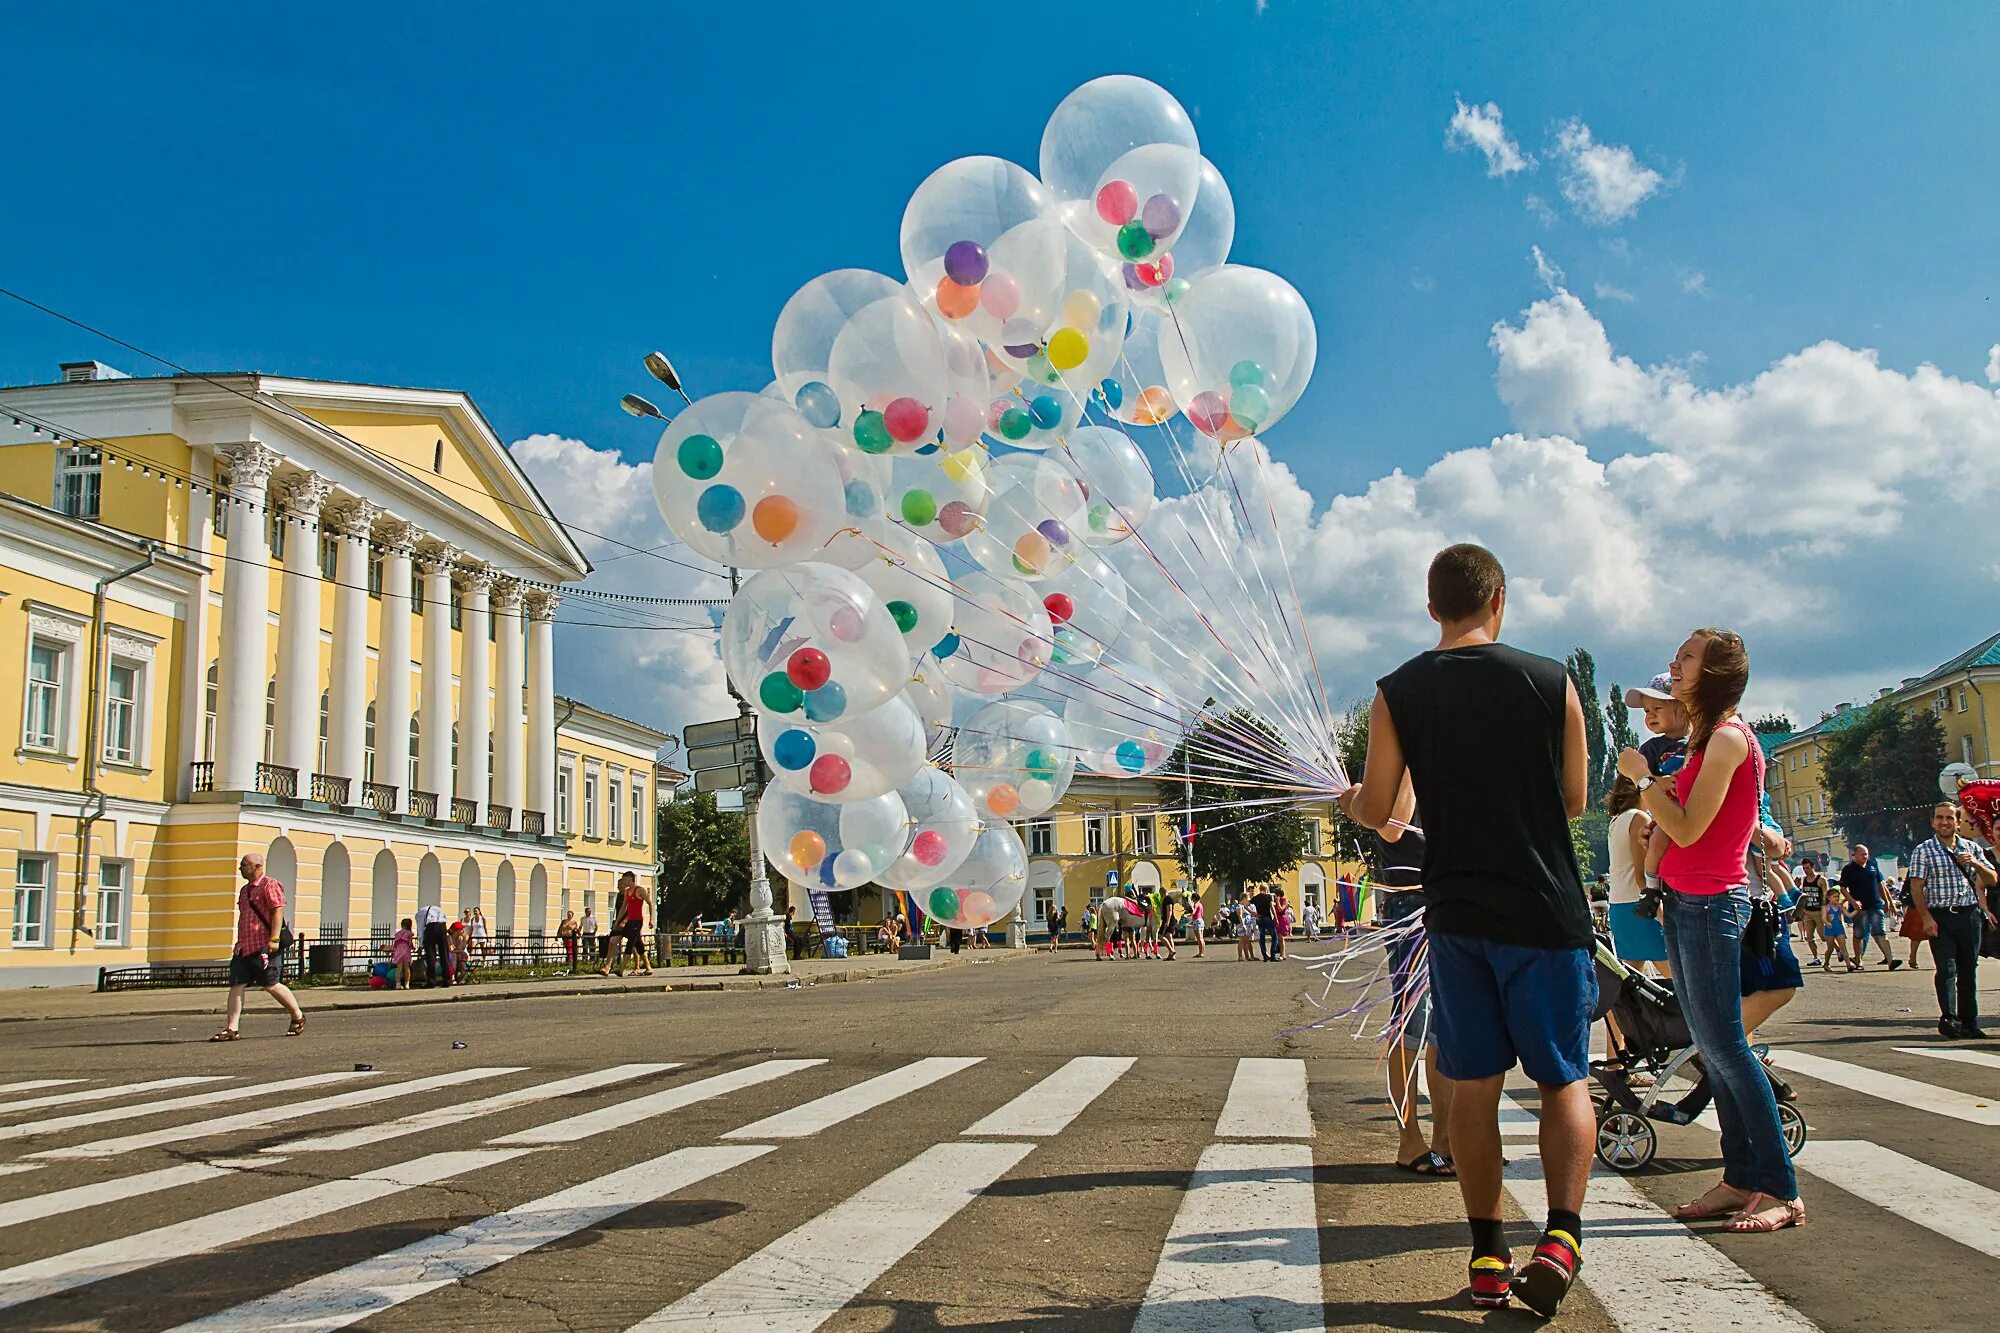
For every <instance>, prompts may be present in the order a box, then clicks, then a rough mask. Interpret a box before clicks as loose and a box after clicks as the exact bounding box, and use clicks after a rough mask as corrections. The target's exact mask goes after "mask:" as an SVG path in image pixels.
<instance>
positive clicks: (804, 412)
mask: <svg viewBox="0 0 2000 1333" xmlns="http://www.w3.org/2000/svg"><path fill="white" fill-rule="evenodd" d="M792 401H794V402H795V403H797V404H798V408H799V414H800V415H801V416H803V417H804V418H805V419H806V420H807V421H810V422H812V424H813V425H815V426H818V427H819V428H820V429H821V430H825V429H827V428H828V427H832V426H838V425H839V424H840V395H838V394H836V393H835V392H834V391H833V386H831V385H829V384H827V383H825V382H824V381H821V380H814V381H812V382H811V383H810V384H806V385H803V386H801V387H800V389H799V391H798V394H797V395H796V396H795V397H794V398H793V400H792Z"/></svg>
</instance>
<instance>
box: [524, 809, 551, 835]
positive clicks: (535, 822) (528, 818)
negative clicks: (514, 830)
mask: <svg viewBox="0 0 2000 1333" xmlns="http://www.w3.org/2000/svg"><path fill="white" fill-rule="evenodd" d="M548 822H549V817H548V816H547V815H545V814H543V813H542V812H541V811H539V810H523V811H522V812H521V832H523V833H526V834H528V835H530V836H531V837H536V838H539V837H541V836H542V833H543V832H544V831H545V830H546V829H547V827H548Z"/></svg>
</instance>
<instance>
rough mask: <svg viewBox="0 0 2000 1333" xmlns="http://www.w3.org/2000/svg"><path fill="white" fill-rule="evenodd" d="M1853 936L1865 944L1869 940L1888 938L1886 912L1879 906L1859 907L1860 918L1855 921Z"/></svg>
mask: <svg viewBox="0 0 2000 1333" xmlns="http://www.w3.org/2000/svg"><path fill="white" fill-rule="evenodd" d="M1854 938H1855V939H1857V940H1859V941H1860V942H1861V943H1863V944H1866V943H1867V942H1868V941H1869V940H1885V939H1888V938H1889V928H1888V921H1887V918H1886V914H1885V913H1884V912H1883V911H1882V910H1881V909H1880V908H1873V909H1871V908H1867V907H1864V908H1862V909H1861V919H1860V920H1859V921H1858V922H1856V923H1855V927H1854Z"/></svg>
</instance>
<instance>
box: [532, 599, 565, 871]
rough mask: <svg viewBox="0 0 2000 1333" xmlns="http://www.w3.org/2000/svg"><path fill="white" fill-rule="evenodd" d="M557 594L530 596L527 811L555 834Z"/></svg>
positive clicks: (543, 826)
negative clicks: (539, 815)
mask: <svg viewBox="0 0 2000 1333" xmlns="http://www.w3.org/2000/svg"><path fill="white" fill-rule="evenodd" d="M561 600H562V599H561V598H560V597H558V596H557V595H556V594H555V593H552V592H546V591H539V590H538V591H535V592H531V593H529V594H528V597H527V608H528V797H527V800H528V808H529V809H530V810H539V811H541V812H542V821H543V822H542V828H543V830H544V831H546V832H548V833H554V832H555V831H556V650H555V623H554V622H555V618H556V604H557V603H558V602H559V601H561Z"/></svg>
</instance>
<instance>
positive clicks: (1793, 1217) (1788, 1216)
mask: <svg viewBox="0 0 2000 1333" xmlns="http://www.w3.org/2000/svg"><path fill="white" fill-rule="evenodd" d="M1805 1224H1806V1201H1805V1200H1804V1199H1793V1200H1791V1201H1790V1202H1789V1203H1788V1202H1786V1201H1785V1200H1783V1199H1774V1198H1772V1197H1771V1196H1770V1195H1768V1194H1766V1193H1764V1192H1763V1191H1762V1190H1759V1191H1758V1192H1756V1193H1755V1194H1752V1195H1751V1196H1750V1197H1749V1198H1748V1199H1746V1200H1744V1202H1743V1207H1742V1209H1741V1210H1739V1211H1738V1212H1737V1214H1736V1216H1734V1217H1732V1218H1730V1219H1729V1229H1730V1230H1731V1231H1783V1230H1784V1229H1785V1228H1786V1227H1802V1226H1804V1225H1805Z"/></svg>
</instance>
